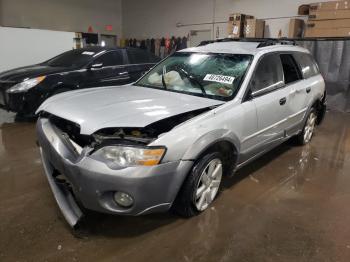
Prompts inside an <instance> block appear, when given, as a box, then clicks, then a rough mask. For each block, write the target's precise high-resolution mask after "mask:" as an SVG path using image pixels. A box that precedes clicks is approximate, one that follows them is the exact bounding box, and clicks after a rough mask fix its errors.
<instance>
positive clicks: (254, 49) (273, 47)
mask: <svg viewBox="0 0 350 262" xmlns="http://www.w3.org/2000/svg"><path fill="white" fill-rule="evenodd" d="M269 51H271V52H272V51H298V52H305V53H307V52H308V50H307V49H305V48H302V47H300V46H296V45H294V44H288V43H284V44H279V43H278V42H276V43H275V44H269V45H264V44H262V42H261V41H259V42H254V41H249V42H248V41H242V42H240V41H223V42H215V41H214V42H209V43H205V44H203V45H201V46H197V47H190V48H186V49H183V50H181V51H179V52H202V53H225V54H249V55H256V54H258V53H260V52H261V53H266V52H269Z"/></svg>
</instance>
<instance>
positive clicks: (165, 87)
mask: <svg viewBox="0 0 350 262" xmlns="http://www.w3.org/2000/svg"><path fill="white" fill-rule="evenodd" d="M165 74H166V67H165V66H163V72H162V84H163V86H164V89H165V90H166V89H167V86H166V83H165V80H164V75H165Z"/></svg>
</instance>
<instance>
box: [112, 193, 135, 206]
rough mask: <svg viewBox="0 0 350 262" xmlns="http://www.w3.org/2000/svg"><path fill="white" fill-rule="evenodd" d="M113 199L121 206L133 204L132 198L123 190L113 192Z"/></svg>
mask: <svg viewBox="0 0 350 262" xmlns="http://www.w3.org/2000/svg"><path fill="white" fill-rule="evenodd" d="M114 201H115V202H117V204H118V205H120V206H122V207H131V206H132V205H133V204H134V199H132V197H131V196H130V195H129V194H127V193H124V192H116V193H114Z"/></svg>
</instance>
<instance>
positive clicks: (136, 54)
mask: <svg viewBox="0 0 350 262" xmlns="http://www.w3.org/2000/svg"><path fill="white" fill-rule="evenodd" d="M128 57H129V62H130V64H148V63H157V62H158V61H159V60H160V59H159V58H158V57H156V56H155V55H153V54H152V53H150V52H147V51H143V50H141V49H129V50H128Z"/></svg>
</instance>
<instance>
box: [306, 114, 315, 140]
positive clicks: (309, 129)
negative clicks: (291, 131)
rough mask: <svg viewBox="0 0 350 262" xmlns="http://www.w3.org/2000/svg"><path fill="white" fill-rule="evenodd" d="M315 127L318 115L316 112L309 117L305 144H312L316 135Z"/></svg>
mask: <svg viewBox="0 0 350 262" xmlns="http://www.w3.org/2000/svg"><path fill="white" fill-rule="evenodd" d="M315 125H316V115H315V113H314V112H311V114H310V115H309V117H308V119H307V121H306V125H305V129H304V142H305V144H306V143H308V142H310V140H311V138H312V135H313V133H314V130H315Z"/></svg>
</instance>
